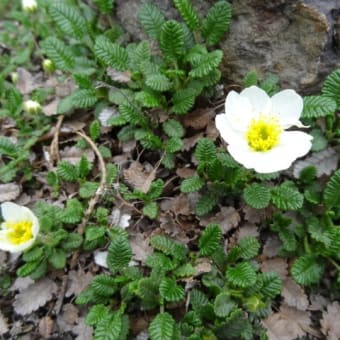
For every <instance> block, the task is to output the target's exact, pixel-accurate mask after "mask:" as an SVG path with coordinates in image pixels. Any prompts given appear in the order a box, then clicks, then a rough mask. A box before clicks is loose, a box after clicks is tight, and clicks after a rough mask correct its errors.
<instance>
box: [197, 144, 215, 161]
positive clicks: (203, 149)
mask: <svg viewBox="0 0 340 340" xmlns="http://www.w3.org/2000/svg"><path fill="white" fill-rule="evenodd" d="M195 158H196V159H197V160H198V162H200V163H210V162H211V161H212V160H214V159H215V158H216V146H215V144H214V142H213V141H212V140H211V139H209V138H202V139H201V140H199V142H198V143H197V146H196V149H195Z"/></svg>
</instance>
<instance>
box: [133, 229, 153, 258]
mask: <svg viewBox="0 0 340 340" xmlns="http://www.w3.org/2000/svg"><path fill="white" fill-rule="evenodd" d="M129 241H130V246H131V249H132V254H133V257H132V258H133V260H135V261H141V262H142V263H144V262H145V260H146V258H147V257H148V256H149V255H150V254H151V253H152V248H151V247H150V245H149V241H150V240H149V238H148V237H146V238H145V237H144V236H143V235H142V234H135V235H131V236H130V237H129Z"/></svg>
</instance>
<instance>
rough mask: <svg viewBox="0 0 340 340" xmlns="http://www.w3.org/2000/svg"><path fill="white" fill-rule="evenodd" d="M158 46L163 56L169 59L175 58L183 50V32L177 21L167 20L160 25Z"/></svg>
mask: <svg viewBox="0 0 340 340" xmlns="http://www.w3.org/2000/svg"><path fill="white" fill-rule="evenodd" d="M160 48H161V51H162V52H163V54H164V57H165V58H167V59H170V60H177V58H178V57H179V56H180V55H181V54H182V53H183V52H184V32H183V28H182V26H181V25H180V24H179V23H178V22H177V21H175V20H169V21H166V22H165V23H164V24H163V25H162V29H161V34H160Z"/></svg>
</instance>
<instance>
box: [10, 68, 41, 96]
mask: <svg viewBox="0 0 340 340" xmlns="http://www.w3.org/2000/svg"><path fill="white" fill-rule="evenodd" d="M17 72H18V76H19V77H18V82H17V83H16V87H17V88H18V90H19V91H20V92H21V93H22V94H30V93H31V92H32V91H33V90H35V89H36V88H38V87H41V86H42V84H41V82H39V81H38V79H37V77H34V76H33V75H32V74H31V73H30V72H29V71H27V70H26V69H24V68H22V67H18V69H17Z"/></svg>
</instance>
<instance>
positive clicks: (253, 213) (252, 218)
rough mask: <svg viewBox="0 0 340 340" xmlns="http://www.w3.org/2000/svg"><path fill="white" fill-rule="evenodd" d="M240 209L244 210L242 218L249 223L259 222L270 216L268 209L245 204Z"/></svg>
mask: <svg viewBox="0 0 340 340" xmlns="http://www.w3.org/2000/svg"><path fill="white" fill-rule="evenodd" d="M242 210H243V212H244V219H245V220H246V221H249V222H251V223H261V222H262V221H264V220H265V219H266V218H268V217H270V216H271V212H270V211H269V209H254V208H251V207H249V206H247V205H246V206H244V207H243V209H242Z"/></svg>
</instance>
